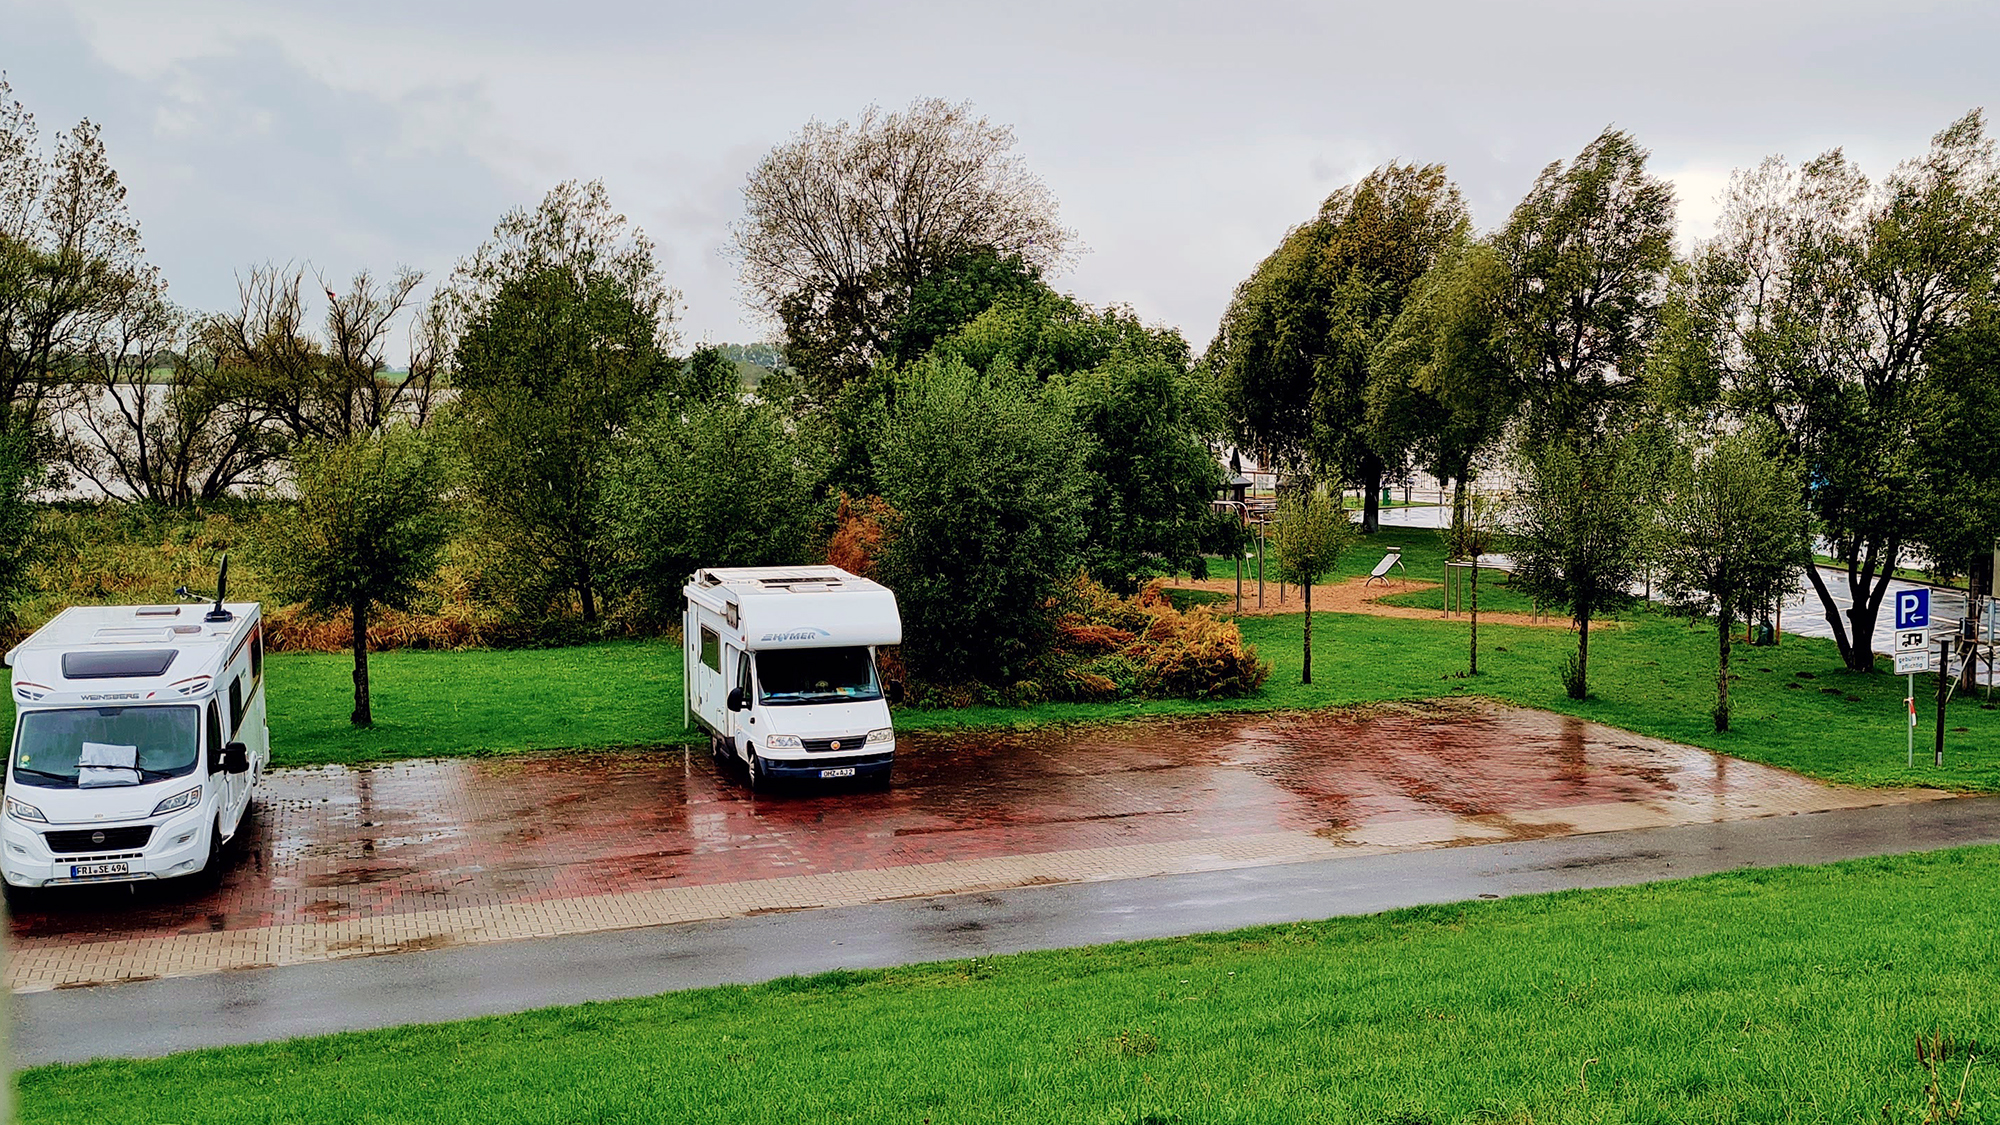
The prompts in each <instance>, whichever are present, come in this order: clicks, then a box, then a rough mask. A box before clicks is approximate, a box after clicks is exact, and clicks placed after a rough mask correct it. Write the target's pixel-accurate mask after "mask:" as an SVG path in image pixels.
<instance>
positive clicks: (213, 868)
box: [189, 814, 223, 891]
mask: <svg viewBox="0 0 2000 1125" xmlns="http://www.w3.org/2000/svg"><path fill="white" fill-rule="evenodd" d="M222 855H223V852H222V816H221V814H217V815H216V818H215V823H214V824H212V825H210V826H209V830H208V860H207V861H206V862H205V863H203V864H202V866H201V870H200V871H197V872H195V873H194V875H193V877H192V878H191V879H190V880H189V881H190V882H192V883H193V884H195V886H197V887H199V888H200V889H201V890H203V891H213V890H216V889H217V888H219V887H221V886H222Z"/></svg>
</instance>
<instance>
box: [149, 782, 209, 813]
mask: <svg viewBox="0 0 2000 1125" xmlns="http://www.w3.org/2000/svg"><path fill="white" fill-rule="evenodd" d="M200 803H201V786H199V785H197V786H195V787H194V788H193V789H190V790H188V791H187V792H185V793H176V794H174V795H173V796H171V797H168V798H167V799H166V800H164V801H161V802H160V803H159V804H157V805H154V806H153V815H154V816H158V815H160V814H161V813H170V812H179V811H181V810H182V809H191V808H193V807H195V806H196V805H198V804H200Z"/></svg>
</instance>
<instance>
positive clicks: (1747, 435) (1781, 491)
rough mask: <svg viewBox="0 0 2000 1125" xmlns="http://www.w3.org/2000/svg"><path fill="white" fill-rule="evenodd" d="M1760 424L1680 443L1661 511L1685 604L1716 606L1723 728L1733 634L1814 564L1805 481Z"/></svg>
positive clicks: (1669, 570) (1668, 573)
mask: <svg viewBox="0 0 2000 1125" xmlns="http://www.w3.org/2000/svg"><path fill="white" fill-rule="evenodd" d="M1774 445H1775V443H1774V442H1773V441H1772V440H1770V439H1769V437H1768V436H1767V435H1765V434H1763V433H1761V432H1759V431H1757V430H1754V429H1753V430H1738V431H1735V432H1731V433H1726V434H1724V435H1721V436H1716V437H1710V438H1707V439H1697V440H1696V441H1694V442H1690V443H1689V444H1688V445H1686V446H1684V447H1682V448H1681V449H1679V450H1677V451H1676V456H1675V458H1674V463H1673V465H1672V466H1671V468H1670V470H1669V473H1668V478H1667V481H1668V483H1667V487H1666V489H1665V494H1664V498H1663V499H1664V502H1663V503H1662V504H1661V506H1660V508H1659V509H1658V511H1657V513H1656V520H1657V524H1658V535H1659V546H1660V561H1661V563H1662V564H1663V570H1662V573H1661V585H1662V588H1663V589H1664V590H1665V592H1666V594H1667V596H1668V598H1669V599H1670V600H1671V601H1673V602H1675V603H1676V604H1678V605H1679V606H1680V607H1681V608H1682V609H1683V610H1685V611H1687V612H1691V613H1695V614H1702V615H1706V614H1714V616H1715V624H1716V632H1717V645H1718V648H1717V657H1716V671H1715V708H1714V711H1713V715H1714V717H1715V729H1716V730H1717V731H1718V732H1720V731H1726V730H1728V729H1729V646H1730V634H1731V632H1732V631H1733V629H1734V626H1735V622H1736V621H1737V618H1738V615H1739V614H1749V613H1754V612H1755V611H1756V610H1757V609H1758V608H1760V607H1763V606H1768V605H1770V604H1771V602H1772V600H1773V599H1774V598H1776V597H1780V596H1783V595H1784V594H1786V593H1789V592H1790V590H1791V589H1792V588H1795V587H1796V586H1797V584H1798V575H1799V572H1800V570H1801V569H1803V568H1804V567H1806V566H1810V565H1811V563H1812V550H1811V542H1812V531H1811V525H1810V523H1809V521H1808V520H1807V518H1806V512H1805V508H1804V507H1803V506H1802V505H1801V504H1800V503H1799V492H1800V481H1799V474H1798V471H1797V469H1795V468H1794V467H1793V466H1792V465H1791V464H1790V463H1789V462H1788V461H1787V460H1786V459H1785V458H1784V457H1783V456H1780V455H1775V450H1774V448H1773V447H1774Z"/></svg>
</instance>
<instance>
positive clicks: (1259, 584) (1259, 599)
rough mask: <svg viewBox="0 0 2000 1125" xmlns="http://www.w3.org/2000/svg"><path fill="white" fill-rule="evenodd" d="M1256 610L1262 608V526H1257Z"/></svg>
mask: <svg viewBox="0 0 2000 1125" xmlns="http://www.w3.org/2000/svg"><path fill="white" fill-rule="evenodd" d="M1257 608H1258V609H1263V608H1264V525H1262V524H1258V525H1257Z"/></svg>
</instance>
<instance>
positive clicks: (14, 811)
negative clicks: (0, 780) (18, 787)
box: [7, 797, 49, 824]
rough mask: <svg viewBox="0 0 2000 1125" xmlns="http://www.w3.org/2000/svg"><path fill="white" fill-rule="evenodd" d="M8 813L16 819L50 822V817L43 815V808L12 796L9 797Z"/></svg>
mask: <svg viewBox="0 0 2000 1125" xmlns="http://www.w3.org/2000/svg"><path fill="white" fill-rule="evenodd" d="M7 815H8V816H11V817H13V818H14V819H15V820H38V821H40V822H42V823H43V824H47V823H48V822H49V818H48V817H45V816H43V815H42V810H40V809H38V808H36V807H35V806H33V805H31V804H28V803H27V802H26V801H16V800H15V799H14V798H12V797H9V798H7Z"/></svg>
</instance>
